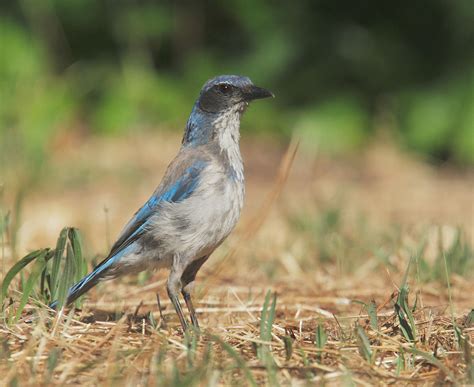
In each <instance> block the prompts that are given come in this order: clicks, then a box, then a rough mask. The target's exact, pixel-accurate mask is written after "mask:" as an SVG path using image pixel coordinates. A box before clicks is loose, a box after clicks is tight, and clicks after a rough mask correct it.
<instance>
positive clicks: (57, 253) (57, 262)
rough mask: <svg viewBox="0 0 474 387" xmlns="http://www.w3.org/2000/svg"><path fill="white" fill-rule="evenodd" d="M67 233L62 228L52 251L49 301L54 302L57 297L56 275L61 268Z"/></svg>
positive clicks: (66, 229)
mask: <svg viewBox="0 0 474 387" xmlns="http://www.w3.org/2000/svg"><path fill="white" fill-rule="evenodd" d="M67 233H68V228H67V227H64V228H63V229H62V230H61V232H60V234H59V237H58V240H57V242H56V249H55V250H54V257H53V265H52V268H51V289H49V290H50V292H51V301H54V300H55V299H56V297H57V291H58V287H59V286H58V274H59V268H60V266H61V259H62V257H63V255H64V249H65V248H66V242H67Z"/></svg>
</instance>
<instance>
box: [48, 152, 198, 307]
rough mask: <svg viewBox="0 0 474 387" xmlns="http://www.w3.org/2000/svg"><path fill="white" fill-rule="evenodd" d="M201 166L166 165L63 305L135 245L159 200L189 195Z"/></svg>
mask: <svg viewBox="0 0 474 387" xmlns="http://www.w3.org/2000/svg"><path fill="white" fill-rule="evenodd" d="M205 166H206V162H204V161H194V162H193V163H192V164H191V165H190V166H189V167H187V168H180V169H181V170H182V171H183V172H182V173H177V172H178V171H176V169H177V168H170V169H169V170H168V171H167V174H166V176H165V178H164V179H163V182H162V184H161V185H160V187H158V189H157V190H156V191H155V192H154V194H153V195H152V197H151V198H150V199H148V201H147V202H146V203H145V204H144V205H143V207H142V208H140V209H139V210H138V211H137V212H136V213H135V215H134V216H133V218H132V219H131V220H130V221H129V222H128V224H127V225H126V226H125V228H124V229H123V231H122V233H121V235H120V237H119V239H118V240H117V242H115V244H114V245H113V246H112V249H111V251H110V253H109V255H108V256H107V258H105V259H104V260H103V261H102V262H101V263H99V264H98V265H97V266H96V267H95V268H94V270H93V271H92V272H91V273H89V274H88V275H86V276H85V277H84V278H83V279H81V280H80V281H79V282H78V283H76V284H75V285H74V286H73V287H71V289H69V293H68V298H67V301H66V304H70V303H71V302H74V300H76V299H77V298H78V297H80V296H81V295H82V294H84V293H85V292H87V291H88V290H89V289H90V288H92V287H93V286H95V285H96V284H97V282H98V281H99V279H100V278H101V277H102V276H103V275H104V274H105V272H106V271H107V269H109V268H110V267H111V266H112V265H113V264H114V263H116V262H118V261H119V260H120V258H122V256H123V255H124V254H126V253H128V252H130V251H132V250H133V248H135V246H136V245H134V242H135V241H136V240H137V239H139V238H140V236H141V235H143V233H144V232H145V231H146V228H147V226H148V225H149V221H150V218H151V216H152V215H154V214H156V212H157V211H159V204H160V203H162V202H173V203H177V202H180V201H182V200H185V199H186V198H188V197H189V196H191V195H192V193H193V192H194V191H195V189H196V187H197V185H198V184H199V181H200V174H201V171H202V170H203V169H204V168H205ZM56 305H57V302H56V301H55V302H53V303H52V304H51V305H50V307H52V308H55V307H56Z"/></svg>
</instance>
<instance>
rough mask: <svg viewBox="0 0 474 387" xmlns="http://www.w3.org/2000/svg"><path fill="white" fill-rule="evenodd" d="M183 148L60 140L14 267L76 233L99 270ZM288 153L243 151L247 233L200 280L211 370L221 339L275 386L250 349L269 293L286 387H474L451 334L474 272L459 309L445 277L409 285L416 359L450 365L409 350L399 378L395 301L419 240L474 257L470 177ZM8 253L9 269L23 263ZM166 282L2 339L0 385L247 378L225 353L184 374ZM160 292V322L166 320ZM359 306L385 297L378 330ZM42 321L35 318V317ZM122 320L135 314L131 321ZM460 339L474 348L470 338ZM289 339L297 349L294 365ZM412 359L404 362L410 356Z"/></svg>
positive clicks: (414, 164)
mask: <svg viewBox="0 0 474 387" xmlns="http://www.w3.org/2000/svg"><path fill="white" fill-rule="evenodd" d="M179 142H180V138H179V136H177V135H171V134H167V135H163V134H159V135H158V134H157V135H149V134H147V135H143V134H140V133H138V134H133V135H130V136H128V137H127V138H114V139H113V140H111V139H104V138H100V139H98V138H90V137H78V136H69V137H61V138H58V139H57V141H56V143H55V144H54V145H53V147H52V149H51V152H52V154H53V157H52V160H51V163H50V165H49V166H48V167H47V168H46V169H45V172H44V178H43V179H42V181H41V182H40V183H39V184H38V185H37V187H35V189H34V190H32V192H28V193H27V195H26V199H25V201H24V204H23V206H22V217H21V223H20V227H19V230H18V248H17V249H18V255H19V256H23V255H24V254H26V253H27V252H29V251H31V250H33V249H37V248H40V247H47V246H51V247H53V246H54V245H55V242H56V238H57V236H58V234H59V232H60V230H61V229H62V228H63V227H64V226H66V225H68V226H75V227H78V228H79V229H80V230H81V232H82V235H83V239H84V245H85V250H86V254H87V255H88V257H90V258H94V257H96V256H99V257H100V256H103V255H104V254H106V253H107V249H108V247H109V246H110V245H111V243H113V241H114V238H115V236H116V235H117V234H118V232H119V231H120V229H121V227H122V226H123V225H124V224H125V222H126V221H128V219H129V217H130V216H131V215H132V214H133V213H134V211H135V210H136V209H138V207H139V206H140V205H141V204H142V203H143V202H144V201H145V200H146V199H147V198H148V196H149V195H150V194H151V192H152V191H153V189H154V188H155V186H156V184H157V183H158V182H159V180H160V178H161V176H162V174H163V172H164V170H165V168H166V166H167V164H168V162H169V161H170V160H171V159H172V157H173V156H174V154H175V153H176V151H177V149H178V147H179ZM310 145H311V144H310ZM286 148H287V147H286V146H285V145H282V144H279V143H276V142H275V143H268V141H266V142H264V141H263V140H254V141H248V140H246V139H245V138H244V139H243V143H242V150H243V155H244V159H245V166H246V179H247V197H246V204H245V208H244V212H243V215H242V219H241V221H240V223H239V225H238V227H237V229H236V231H235V232H234V233H233V234H232V235H231V237H229V240H228V241H227V242H226V243H225V244H224V245H223V246H221V247H220V248H219V249H218V251H216V252H215V254H214V255H213V257H212V258H211V259H210V260H209V261H208V263H206V265H205V266H204V268H203V269H202V270H201V272H200V273H199V274H198V278H197V281H198V286H197V289H196V301H195V303H196V304H197V309H198V314H199V317H200V322H201V325H202V327H203V330H204V331H205V332H207V333H206V334H209V336H206V337H207V339H204V340H203V342H199V344H197V349H196V358H199V359H201V356H202V357H203V359H204V357H205V354H204V352H205V348H206V345H205V342H206V340H207V341H209V342H212V340H213V339H212V337H214V336H212V335H218V336H219V337H220V338H221V339H222V340H223V341H224V342H226V343H229V344H230V345H231V346H232V347H233V348H234V349H235V350H236V351H237V353H239V354H240V356H241V357H242V358H243V359H244V360H245V362H246V364H247V367H248V369H249V370H250V372H251V374H252V375H253V377H254V378H255V381H256V382H257V383H263V382H265V383H268V384H274V382H275V380H273V379H272V377H273V376H272V371H271V370H272V369H273V368H272V367H267V366H266V365H265V364H264V363H263V361H262V360H261V359H260V360H259V359H258V357H256V356H255V350H254V349H255V347H256V346H258V345H263V344H262V343H261V338H260V336H259V334H260V332H259V319H260V313H261V310H262V303H263V299H264V296H265V293H266V291H267V290H271V291H273V292H276V294H277V304H276V317H275V322H274V324H273V333H272V335H273V336H272V338H273V339H272V352H273V358H274V360H275V363H276V369H277V370H278V371H277V373H276V375H277V376H276V378H277V381H279V383H281V384H284V385H289V384H298V383H300V382H301V383H302V382H303V381H305V380H306V381H309V382H318V383H323V382H325V383H329V384H335V385H337V384H339V383H341V382H343V381H347V380H350V381H352V382H354V383H355V384H360V385H364V384H387V383H397V384H423V383H433V382H436V381H438V382H442V383H444V382H449V383H453V382H454V380H453V379H456V380H458V381H462V380H466V379H465V378H466V376H465V374H466V372H468V371H467V368H466V364H465V362H463V359H464V358H463V353H462V350H461V349H459V348H458V347H456V345H457V344H456V342H455V335H454V329H453V324H452V322H453V319H455V321H457V322H458V323H459V324H460V325H462V324H464V322H465V319H466V316H467V314H468V313H469V311H470V310H471V309H472V308H473V306H474V303H473V297H472V294H474V285H473V283H474V281H473V278H472V271H471V272H469V273H465V275H463V274H462V273H461V274H453V275H452V276H451V278H450V279H451V291H452V294H451V296H452V302H449V292H448V288H447V286H446V281H445V279H443V278H435V279H430V280H426V281H418V279H417V277H416V275H415V276H410V278H409V284H410V292H411V293H410V294H411V295H410V302H412V303H413V302H415V301H414V300H415V295H416V299H417V302H418V304H417V305H418V307H417V309H416V311H415V312H414V314H415V318H416V322H417V327H418V330H419V335H420V340H419V345H418V347H417V348H418V349H420V350H423V351H425V352H427V353H431V354H434V356H435V359H439V361H440V362H441V363H442V366H439V365H436V364H434V363H433V362H429V361H425V360H426V359H425V360H423V359H424V358H423V356H421V357H420V356H418V357H417V355H416V354H414V353H412V355H413V361H412V363H410V361H408V360H406V364H405V367H404V368H402V370H401V371H400V370H398V371H397V370H396V364H398V363H397V361H399V360H397V359H400V356H401V355H400V348H405V347H408V343H407V342H406V340H404V338H403V336H402V335H401V333H400V332H399V331H397V329H398V328H397V320H396V316H395V314H394V308H393V304H394V300H395V298H396V294H397V292H398V290H399V286H400V283H401V281H402V277H403V274H404V272H405V269H406V267H407V265H408V261H409V257H410V255H411V254H412V253H413V251H414V250H415V249H416V248H417V246H419V244H420V240H421V239H423V240H425V241H426V245H425V249H424V259H425V260H426V261H427V262H428V264H430V263H433V264H434V262H435V260H436V257H437V254H438V252H439V246H440V245H442V246H444V247H445V248H447V247H449V246H450V245H451V244H452V243H453V241H454V239H455V235H456V232H457V230H458V229H459V230H462V231H461V233H462V235H463V238H464V240H465V241H466V243H467V245H468V246H470V247H471V249H472V246H473V245H474V199H473V198H474V195H473V194H474V171H472V170H459V169H455V168H453V167H452V166H438V167H434V166H432V165H430V164H428V163H426V162H423V161H422V160H419V159H417V158H416V157H415V156H413V155H411V154H408V153H403V152H401V151H400V150H397V149H396V148H395V147H393V146H391V145H389V144H386V143H381V142H377V143H374V144H373V145H372V146H370V147H369V148H368V149H367V150H366V151H364V152H363V153H360V154H354V155H352V156H344V157H336V156H333V157H329V156H327V155H323V154H320V153H319V152H317V150H316V149H315V147H313V146H308V144H302V145H301V146H300V148H299V150H298V152H297V154H296V157H295V160H294V162H293V165H292V166H291V169H290V170H289V171H287V170H285V168H283V167H282V160H283V159H284V156H285V151H286ZM285 172H289V174H288V179H287V181H286V183H285V184H284V185H283V184H282V182H281V180H280V182H277V181H278V178H282V175H284V174H285ZM7 183H8V182H7ZM9 187H11V188H12V189H11V190H9V189H8V188H9ZM14 187H15V182H13V181H12V182H11V184H10V186H8V184H7V185H6V190H5V192H6V194H5V195H6V202H7V203H12V201H13V192H14V191H15V189H14ZM276 196H278V197H277V198H276ZM275 198H276V199H275ZM331 214H332V215H331ZM334 214H336V215H334ZM324 216H327V217H328V218H327V219H333V218H331V216H335V217H336V221H334V222H336V224H337V228H336V229H334V228H331V227H333V226H331V225H329V226H327V224H326V223H324V222H323V220H324V219H326V218H324ZM321 219H323V220H321ZM301 224H303V226H301ZM321 224H326V226H321ZM305 225H306V226H305ZM308 225H309V226H308ZM324 227H326V228H324ZM334 227H335V226H334ZM394 241H396V242H394ZM394 244H395V245H396V246H397V247H395V248H393V246H394ZM321 245H324V249H323V248H322V247H321ZM6 251H7V252H6V266H7V267H8V266H10V265H11V263H12V262H11V258H10V257H9V250H8V248H7V249H6ZM471 251H472V250H471ZM385 253H386V254H385ZM325 254H327V255H328V257H326V258H324V257H325ZM384 254H385V255H384ZM381 255H384V257H385V258H384V259H385V261H383V260H382V261H381V259H380V256H381ZM96 259H97V257H96ZM470 259H471V260H472V259H473V257H472V256H471V257H470ZM381 262H382V263H381ZM383 262H386V264H384V263H383ZM418 274H420V273H418ZM421 275H423V273H421ZM165 280H166V273H165V272H157V273H151V274H149V275H145V276H141V277H139V279H138V285H137V278H136V277H130V278H124V279H121V280H117V281H113V282H110V283H105V284H102V285H100V286H99V287H97V288H96V289H94V290H92V291H91V292H89V293H88V295H87V296H86V301H85V303H84V306H83V310H82V312H77V313H76V315H74V317H72V315H71V317H70V318H69V319H68V320H67V321H66V320H62V319H58V318H56V317H48V316H46V314H45V313H43V312H42V313H40V317H38V318H39V321H42V323H41V324H39V323H38V325H35V324H31V323H28V321H26V320H27V317H24V318H23V319H22V320H21V322H20V323H18V324H17V325H16V326H13V327H4V328H2V331H3V332H2V333H1V334H2V335H5V337H7V340H8V346H9V348H10V349H9V353H10V355H9V356H7V358H6V360H5V362H3V365H4V366H3V367H2V366H1V364H2V362H1V361H0V373H1V374H3V375H7V376H6V377H5V380H8V381H9V382H11V381H13V380H17V381H19V382H24V383H25V384H32V383H33V381H34V380H35V378H36V380H40V381H41V383H44V384H47V383H53V382H54V383H57V384H62V383H66V382H67V383H68V384H85V385H96V384H97V383H102V382H106V381H108V383H112V382H111V380H117V381H119V384H124V385H130V384H134V385H150V384H153V383H164V384H173V383H175V384H176V380H178V381H181V382H183V380H184V379H179V378H178V379H172V376H169V375H173V367H174V366H173V364H177V367H178V369H179V370H180V371H182V373H181V374H180V375H181V377H182V378H184V377H186V375H187V376H189V375H190V374H193V372H194V374H196V373H197V372H198V371H197V370H201V368H199V367H203V369H205V372H204V371H203V372H204V374H203V375H204V376H202V378H201V379H198V381H199V383H201V382H203V381H206V382H209V383H210V381H212V380H213V381H214V382H213V383H214V384H227V383H231V382H234V383H235V381H236V380H240V379H239V378H244V376H245V372H244V371H242V370H245V367H243V366H240V367H237V368H240V371H238V370H234V371H230V372H229V371H228V370H227V369H225V370H223V369H222V367H221V368H219V366H217V365H216V364H221V362H222V364H227V363H229V362H230V363H232V361H233V360H232V359H233V358H232V356H231V355H230V352H228V353H227V352H225V350H224V349H223V348H225V347H224V346H223V344H219V343H218V342H217V341H214V342H213V343H214V344H213V348H214V349H215V351H216V352H215V353H214V352H213V353H214V356H215V359H214V363H213V362H211V361H208V362H206V361H204V360H202V363H199V364H200V365H196V364H195V363H194V365H193V366H190V365H189V364H188V363H189V362H188V363H186V358H187V356H188V355H187V354H189V347H188V349H186V348H187V347H186V346H184V345H183V344H182V342H183V337H182V333H181V331H180V328H179V326H178V320H177V318H176V316H175V314H174V312H173V310H172V308H171V305H170V303H169V302H168V300H167V297H166V291H165V289H164V286H163V285H164V283H165ZM156 292H158V293H159V295H160V299H161V302H162V305H163V308H164V311H163V314H164V319H165V321H161V320H160V319H161V316H160V315H159V314H158V309H157V306H156V298H155V293H156ZM354 300H361V301H363V302H366V303H369V302H370V301H371V300H375V302H376V305H377V314H378V316H379V328H380V329H379V331H377V332H376V331H371V330H370V329H369V328H368V315H367V312H366V311H365V310H364V309H363V308H362V307H361V304H360V303H357V302H354ZM138 305H140V308H139V310H138V311H136V309H137V306H138ZM34 309H35V306H34V305H29V307H28V310H29V311H30V312H31V311H32V310H34ZM148 311H151V312H153V315H154V316H155V317H156V320H159V321H160V324H161V326H160V328H159V329H156V330H153V329H151V328H150V327H149V326H148V325H147V324H148V322H147V321H146V320H145V318H144V317H143V316H145V315H146V313H147V312H148ZM135 312H136V313H135ZM122 313H125V314H128V315H129V316H128V317H120V316H122ZM130 315H131V316H132V317H130ZM140 316H142V317H141V318H140ZM355 323H358V324H360V325H361V326H363V327H365V328H366V329H367V337H368V339H369V341H370V344H371V348H372V351H374V354H373V356H374V358H373V361H366V359H364V356H363V355H362V354H361V353H360V346H358V344H357V343H358V341H357V337H352V336H351V337H345V338H344V337H343V336H344V332H346V333H347V332H353V327H354V326H355V325H354V324H355ZM318 324H322V326H323V327H324V328H325V330H326V332H327V334H328V341H327V344H326V347H325V352H323V355H321V356H320V355H319V354H320V351H319V350H318V349H317V348H316V347H315V343H314V340H315V339H314V332H315V330H316V327H317V325H318ZM35 327H36V328H35ZM41 332H43V333H41ZM44 332H47V333H44ZM463 332H464V333H463V334H464V335H465V336H468V337H470V339H471V342H473V341H474V328H473V327H472V326H465V330H464V331H463ZM349 336H350V335H349ZM285 337H290V339H291V341H292V343H293V346H292V348H293V350H292V354H291V355H290V356H289V357H288V346H287V340H289V339H286V338H285ZM421 337H422V338H421ZM165 342H166V343H167V344H166V346H167V348H168V352H167V355H166V356H165V357H166V359H165V360H163V362H162V363H159V365H157V364H158V363H156V362H155V363H153V362H154V361H155V360H153V359H155V358H156V357H157V356H158V353H159V348H161V347H162V346H163V345H164V344H163V343H165ZM53 348H60V349H61V357H60V360H59V361H58V363H57V365H56V363H55V368H54V369H53V370H52V371H50V374H48V371H47V368H48V365H47V364H48V361H49V360H48V359H50V357H51V351H52V350H53ZM471 349H472V345H471ZM405 353H406V355H405V356H407V357H408V356H409V355H408V354H409V350H407V351H406V352H405ZM216 359H217V360H216ZM188 360H189V359H188ZM234 360H235V359H234ZM236 362H237V363H238V361H236ZM211 363H212V364H213V365H212V366H207V365H206V364H211ZM186 364H187V365H186ZM238 364H240V363H238ZM12 367H14V368H12ZM157 367H158V368H159V370H161V371H160V372H161V376H157V373H156V372H155V371H156V369H157ZM160 367H161V368H160ZM186 367H188V368H186ZM193 367H194V368H193ZM206 367H208V368H206ZM2 368H3V370H2ZM13 369H15V370H16V371H12V370H13ZM183 370H184V371H183ZM193 370H194V371H193ZM216 370H217V371H216ZM199 372H200V371H199ZM206 372H207V373H206ZM213 372H214V373H213ZM236 373H237V374H236ZM450 373H451V374H450ZM48 375H49V376H48ZM163 375H165V376H163ZM166 375H168V376H169V379H166V377H168V376H166ZM199 375H201V374H199ZM450 375H451V376H450ZM160 377H163V378H165V379H160ZM15 378H16V379H15ZM48 378H49V379H48ZM213 378H214V379H213ZM244 379H245V378H244ZM246 380H247V382H249V380H251V379H248V378H247V379H246ZM194 381H196V380H194ZM178 384H179V383H178ZM250 384H251V383H250Z"/></svg>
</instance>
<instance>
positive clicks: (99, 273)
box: [49, 254, 122, 309]
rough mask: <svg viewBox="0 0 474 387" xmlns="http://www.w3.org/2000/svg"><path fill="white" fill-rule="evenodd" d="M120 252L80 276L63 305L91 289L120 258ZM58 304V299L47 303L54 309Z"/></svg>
mask: <svg viewBox="0 0 474 387" xmlns="http://www.w3.org/2000/svg"><path fill="white" fill-rule="evenodd" d="M121 256H122V254H117V255H115V256H113V257H109V258H106V259H104V260H103V261H102V262H101V263H99V264H98V265H97V266H96V268H95V269H94V270H92V271H91V272H90V273H89V274H87V275H86V276H85V277H84V278H82V279H81V280H80V281H79V282H77V283H76V284H75V285H73V286H72V287H71V288H70V289H69V292H68V295H67V299H66V303H65V305H69V304H71V303H73V302H74V301H76V300H77V299H78V298H79V297H80V296H82V295H83V294H84V293H86V292H87V291H88V290H90V289H92V288H93V287H94V286H95V285H97V284H98V283H99V281H100V280H101V279H102V278H103V276H104V274H105V273H106V272H107V269H109V268H110V267H111V266H112V264H114V263H115V262H117V261H118V259H119V258H121ZM57 306H58V301H57V300H56V301H53V302H52V303H51V304H49V307H50V308H51V309H56V308H57Z"/></svg>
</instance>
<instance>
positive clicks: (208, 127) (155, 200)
mask: <svg viewBox="0 0 474 387" xmlns="http://www.w3.org/2000/svg"><path fill="white" fill-rule="evenodd" d="M267 97H273V94H272V93H271V92H270V91H268V90H265V89H263V88H260V87H257V86H254V85H253V83H252V81H251V80H250V79H249V78H247V77H242V76H236V75H221V76H218V77H216V78H213V79H211V80H209V81H207V82H206V84H205V85H204V86H203V88H202V90H201V93H200V95H199V98H198V99H197V101H196V103H195V104H194V107H193V109H192V112H191V115H190V117H189V119H188V122H187V125H186V129H185V132H184V136H183V141H182V146H181V149H180V150H179V152H178V154H177V156H176V157H175V159H174V160H173V161H172V162H171V164H170V165H169V166H168V169H167V170H166V172H165V175H164V177H163V180H162V181H161V183H160V185H159V186H158V188H157V189H156V190H155V192H154V193H153V195H152V196H151V197H150V199H149V200H148V201H147V202H146V203H145V204H144V205H143V207H141V208H140V209H139V210H138V211H137V212H136V213H135V215H134V216H133V218H132V219H131V220H130V221H129V222H128V223H127V225H126V226H125V228H124V229H123V230H122V232H121V234H120V235H119V237H118V240H117V241H116V242H115V244H114V245H113V246H112V249H111V251H110V253H109V255H108V256H107V257H106V258H105V259H104V260H103V261H102V262H101V263H100V264H99V265H97V267H95V269H94V270H93V271H92V272H91V273H89V274H88V275H86V276H85V277H84V278H83V279H81V280H80V281H79V282H78V283H76V284H75V285H74V286H72V287H71V288H70V289H69V292H68V296H67V300H66V304H70V303H72V302H73V301H74V300H76V299H77V298H78V297H80V296H81V295H82V294H84V293H85V292H87V291H88V290H89V289H91V288H92V287H93V286H95V285H96V284H97V283H98V282H100V281H103V280H109V279H113V278H116V277H118V276H120V275H123V274H131V273H137V272H140V271H142V270H148V269H154V268H163V267H165V268H169V269H170V274H169V277H168V282H167V291H168V296H169V298H170V300H171V302H172V304H173V306H174V308H175V310H176V313H177V314H178V317H179V321H180V323H181V326H182V327H183V330H186V329H187V327H188V324H187V321H186V319H185V318H184V315H183V311H182V309H181V305H180V302H179V299H178V296H179V293H181V294H182V295H183V298H184V301H185V303H186V306H187V307H188V310H189V313H190V316H191V322H192V324H193V325H194V326H195V327H196V328H199V325H198V320H197V318H196V313H195V311H194V307H193V304H192V301H191V290H192V287H193V284H194V280H195V278H196V274H197V272H198V270H199V269H200V268H201V266H202V265H203V263H204V262H206V260H207V259H208V258H209V256H210V255H211V254H212V252H213V251H214V250H215V249H216V248H217V247H218V246H219V245H220V244H221V243H222V242H223V241H224V239H225V238H226V237H227V236H228V235H229V234H230V232H231V231H232V230H233V228H234V226H235V225H236V223H237V221H238V219H239V217H240V212H241V209H242V205H243V200H244V193H245V187H244V169H243V164H242V158H241V155H240V149H239V138H240V132H239V129H240V118H241V116H242V114H243V113H244V111H245V109H246V107H247V106H248V104H249V102H250V101H253V100H255V99H260V98H267ZM56 306H57V302H56V301H55V302H53V303H52V304H51V307H53V308H55V307H56Z"/></svg>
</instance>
